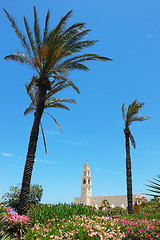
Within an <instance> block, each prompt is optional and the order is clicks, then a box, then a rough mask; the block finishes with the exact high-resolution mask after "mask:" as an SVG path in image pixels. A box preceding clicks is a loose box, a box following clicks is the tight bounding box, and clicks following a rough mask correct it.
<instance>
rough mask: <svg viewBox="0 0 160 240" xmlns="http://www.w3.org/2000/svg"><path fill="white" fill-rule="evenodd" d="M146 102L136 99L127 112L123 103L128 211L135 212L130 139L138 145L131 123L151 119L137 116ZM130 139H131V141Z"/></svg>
mask: <svg viewBox="0 0 160 240" xmlns="http://www.w3.org/2000/svg"><path fill="white" fill-rule="evenodd" d="M143 105H144V103H143V102H141V103H137V100H134V101H133V102H132V103H131V104H130V105H129V107H128V111H127V113H126V106H125V104H123V105H122V116H123V120H124V122H125V128H124V134H125V146H126V175H127V201H128V213H129V214H132V213H133V203H132V198H133V195H132V171H131V156H130V141H131V144H132V145H133V147H134V148H135V147H136V143H135V140H134V137H133V136H132V134H131V130H130V125H131V124H132V123H133V122H139V121H140V122H142V121H144V120H147V119H149V117H141V116H137V114H138V113H139V110H140V109H141V108H142V107H143ZM129 140H130V141H129Z"/></svg>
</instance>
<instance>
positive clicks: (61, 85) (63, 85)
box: [46, 81, 70, 99]
mask: <svg viewBox="0 0 160 240" xmlns="http://www.w3.org/2000/svg"><path fill="white" fill-rule="evenodd" d="M69 86H70V84H68V83H65V81H63V83H58V84H56V85H55V86H53V87H52V89H51V90H50V91H49V92H48V93H47V94H46V98H47V99H48V98H49V97H51V96H53V95H54V94H55V93H58V92H59V91H62V90H63V89H64V88H66V87H69Z"/></svg>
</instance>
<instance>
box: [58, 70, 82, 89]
mask: <svg viewBox="0 0 160 240" xmlns="http://www.w3.org/2000/svg"><path fill="white" fill-rule="evenodd" d="M53 73H54V74H55V78H56V79H59V80H60V79H61V80H64V81H65V82H67V83H68V84H69V85H70V86H72V87H73V88H74V89H75V90H76V92H77V93H80V91H79V89H78V88H77V87H76V85H75V84H74V83H73V82H72V81H71V80H69V79H68V78H67V77H65V76H62V75H58V74H57V72H56V71H54V70H53Z"/></svg>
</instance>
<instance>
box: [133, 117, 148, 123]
mask: <svg viewBox="0 0 160 240" xmlns="http://www.w3.org/2000/svg"><path fill="white" fill-rule="evenodd" d="M148 119H150V117H140V116H136V117H133V118H131V122H143V121H145V120H148Z"/></svg>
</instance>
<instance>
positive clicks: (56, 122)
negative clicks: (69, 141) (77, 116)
mask: <svg viewBox="0 0 160 240" xmlns="http://www.w3.org/2000/svg"><path fill="white" fill-rule="evenodd" d="M44 113H46V114H48V115H49V116H50V117H51V118H53V120H54V121H55V123H56V125H57V127H58V129H59V131H60V132H61V134H62V130H61V128H60V125H59V124H58V122H57V120H56V119H55V118H54V117H53V116H52V115H51V114H49V113H47V112H44Z"/></svg>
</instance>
